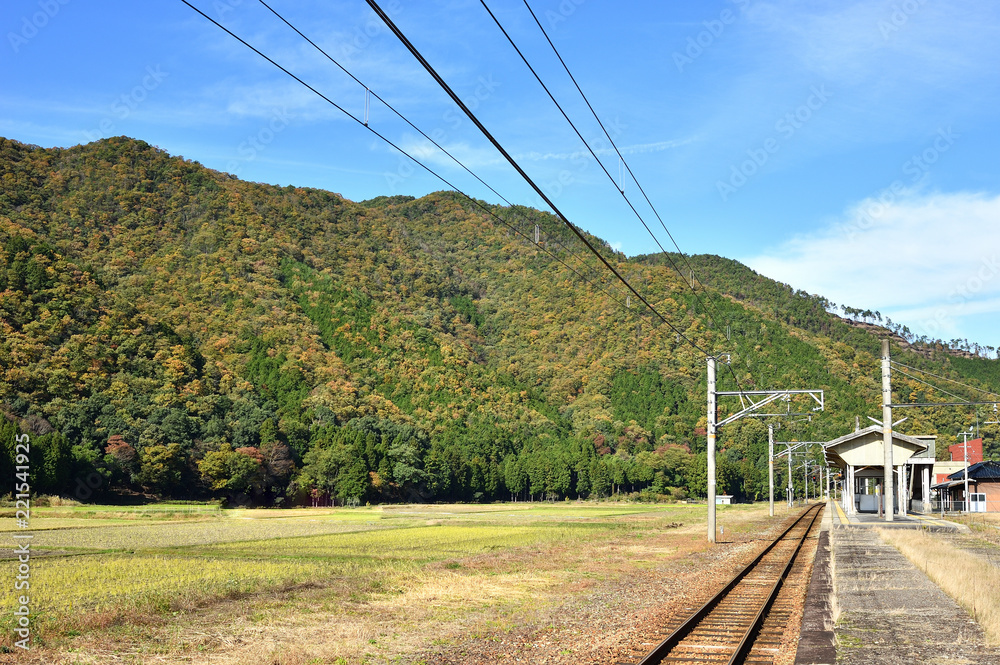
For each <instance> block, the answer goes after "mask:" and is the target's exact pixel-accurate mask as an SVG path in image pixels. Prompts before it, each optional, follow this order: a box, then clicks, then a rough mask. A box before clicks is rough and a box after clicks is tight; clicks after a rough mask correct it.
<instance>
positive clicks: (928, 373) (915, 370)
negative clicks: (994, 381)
mask: <svg viewBox="0 0 1000 665" xmlns="http://www.w3.org/2000/svg"><path fill="white" fill-rule="evenodd" d="M891 362H892V364H893V365H897V366H899V367H905V368H906V369H911V370H913V371H914V372H920V373H921V374H926V375H928V376H933V377H934V378H935V379H941V380H942V381H948V382H950V383H954V384H956V385H959V386H962V387H963V388H968V389H969V390H973V391H975V392H977V393H984V394H986V395H996V396H997V397H1000V393H995V392H992V391H989V390H983V389H982V388H976V387H975V386H970V385H969V384H967V383H962V382H961V381H956V380H955V379H949V378H948V377H946V376H941V375H940V374H935V373H934V372H928V371H927V370H926V369H919V368H917V367H911V366H909V365H904V364H903V363H901V362H896V361H895V360H893V361H891Z"/></svg>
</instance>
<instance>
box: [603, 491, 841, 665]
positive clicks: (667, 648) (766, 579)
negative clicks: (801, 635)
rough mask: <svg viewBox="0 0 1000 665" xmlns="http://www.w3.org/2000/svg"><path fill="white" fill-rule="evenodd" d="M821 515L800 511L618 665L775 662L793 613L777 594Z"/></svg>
mask: <svg viewBox="0 0 1000 665" xmlns="http://www.w3.org/2000/svg"><path fill="white" fill-rule="evenodd" d="M822 511H823V506H822V505H820V504H817V505H814V506H811V507H810V508H808V509H806V510H805V511H803V512H802V514H801V515H799V516H798V517H797V518H796V520H795V521H794V522H793V523H792V525H791V526H789V527H788V528H787V529H785V531H784V532H783V533H781V535H779V536H778V537H777V538H776V539H775V540H774V541H772V542H771V543H770V544H769V545H768V546H767V547H766V548H765V549H764V550H763V551H762V552H761V553H760V554H759V555H757V557H756V558H755V559H754V560H753V561H751V562H750V563H749V564H748V565H747V566H746V567H745V568H743V570H741V571H740V572H739V573H737V574H736V575H735V576H734V577H733V578H732V579H731V580H730V581H729V582H728V583H727V584H726V585H725V586H724V587H723V588H722V590H721V591H719V592H718V593H717V594H716V595H715V596H713V597H712V598H711V599H710V600H709V601H708V602H706V603H705V604H704V605H702V606H701V607H700V608H698V609H697V610H695V611H694V612H693V613H692V614H691V615H690V616H687V617H686V618H684V617H681V618H680V619H679V620H678V621H676V622H675V623H674V624H672V625H668V626H665V627H664V629H663V631H662V633H660V634H657V635H648V636H647V637H646V639H645V640H644V641H643V642H642V643H641V644H637V645H635V646H634V647H633V648H632V651H633V654H634V660H633V659H631V656H630V659H629V660H618V661H617V664H618V665H654V664H657V663H702V664H703V663H729V664H730V665H736V664H739V663H754V664H759V665H764V664H765V663H766V664H770V663H774V662H775V661H776V659H777V657H778V656H779V654H780V653H781V647H782V644H783V642H784V636H785V631H786V629H787V626H788V624H789V621H790V620H791V619H792V615H793V613H794V610H795V602H794V600H793V599H791V598H788V597H784V596H782V594H781V593H780V592H781V590H782V586H783V584H784V581H785V579H786V578H787V577H788V574H789V572H790V571H791V570H792V568H793V567H794V566H796V564H802V563H803V561H802V560H803V559H805V558H806V557H807V556H808V554H807V553H805V552H804V550H803V545H804V544H805V542H806V539H807V537H808V536H809V534H810V533H811V532H812V530H813V528H814V526H816V525H817V524H818V520H819V516H820V514H821V513H822ZM800 555H802V556H800ZM651 647H652V648H651ZM643 654H645V655H643Z"/></svg>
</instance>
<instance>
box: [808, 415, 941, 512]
mask: <svg viewBox="0 0 1000 665" xmlns="http://www.w3.org/2000/svg"><path fill="white" fill-rule="evenodd" d="M936 438H937V437H935V436H930V435H928V436H923V435H919V436H910V435H906V434H900V433H898V432H893V433H892V463H893V470H892V480H893V493H892V495H893V504H894V505H893V506H892V507H891V510H892V511H893V512H894V513H899V514H901V515H903V514H905V513H906V512H907V511H909V510H913V511H916V512H924V511H926V510H929V509H930V507H931V506H930V490H931V469H932V468H933V467H934V449H935V441H936ZM823 449H824V452H825V454H826V462H827V465H828V466H833V467H837V468H839V469H840V470H841V472H842V473H843V478H844V492H843V508H844V512H845V513H847V514H848V515H855V514H857V513H862V512H873V513H874V512H881V511H882V510H884V508H885V507H884V506H883V505H882V503H883V497H884V496H885V491H884V488H883V487H882V483H883V482H884V478H885V475H884V473H885V471H884V470H885V446H884V445H883V434H882V427H881V426H880V425H872V426H870V427H866V428H864V429H860V428H858V429H856V430H855V431H853V432H851V433H850V434H845V435H844V436H842V437H840V438H837V439H834V440H833V441H830V442H829V443H825V444H823ZM900 497H902V501H901V500H900Z"/></svg>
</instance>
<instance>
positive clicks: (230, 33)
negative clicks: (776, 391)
mask: <svg viewBox="0 0 1000 665" xmlns="http://www.w3.org/2000/svg"><path fill="white" fill-rule="evenodd" d="M181 2H183V3H184V4H185V5H187V6H188V7H190V8H191V9H193V10H194V11H195V12H197V13H198V14H200V15H201V16H203V17H204V18H205V19H206V20H208V21H210V22H211V23H213V24H214V25H215V26H216V27H218V28H219V29H221V30H223V31H224V32H226V33H227V34H228V35H229V36H231V37H233V38H234V39H236V40H237V41H239V42H240V43H241V44H243V45H244V46H246V47H247V48H248V49H250V50H251V51H253V52H254V53H256V54H257V55H259V56H260V57H261V58H263V59H265V60H267V61H268V62H269V63H271V64H272V65H274V66H275V67H277V68H278V69H280V70H281V71H282V72H284V73H285V74H287V75H288V76H290V77H291V78H293V79H294V80H295V81H297V82H298V83H300V84H301V85H303V86H305V87H306V88H307V89H309V90H310V91H311V92H313V93H314V94H316V95H317V96H318V97H320V98H321V99H323V100H324V101H326V102H327V103H328V104H330V105H331V106H333V107H334V108H336V109H337V110H339V111H340V112H341V113H343V114H344V115H346V116H347V117H349V118H350V119H352V120H354V121H355V122H356V123H358V124H359V125H361V126H363V127H364V128H365V129H367V130H368V131H370V132H371V133H372V134H374V135H375V136H377V137H378V138H379V139H381V140H382V141H384V142H385V143H386V144H388V145H389V146H391V147H392V148H394V149H395V150H397V151H398V152H399V153H401V154H403V155H405V156H406V157H407V158H409V159H410V160H412V161H413V162H414V163H416V164H417V165H418V166H420V167H421V168H423V169H424V170H425V171H427V172H428V173H430V174H431V175H433V176H434V177H436V178H437V179H438V180H440V181H441V182H443V183H444V184H446V185H447V186H448V187H449V188H451V189H453V190H454V191H455V192H457V193H458V194H460V195H462V196H464V197H465V198H466V199H468V200H469V201H470V202H471V203H472V204H474V205H475V206H477V207H479V208H480V209H482V210H483V211H484V212H485V213H486V214H488V215H490V216H491V217H493V218H494V219H496V220H497V221H499V222H500V223H501V224H503V225H504V226H506V227H507V228H509V229H511V230H513V231H514V232H515V233H517V234H518V235H519V236H521V237H523V238H524V239H525V240H527V241H528V242H531V238H530V237H528V236H527V235H525V234H524V233H523V232H522V231H521V230H520V229H518V228H517V227H516V226H514V225H512V224H510V223H508V222H507V221H506V220H504V219H503V218H502V217H500V216H499V215H497V214H496V213H495V212H493V211H492V210H491V209H490V208H489V207H488V206H486V205H484V204H483V203H481V202H480V201H478V200H476V199H475V198H473V197H471V196H469V195H468V194H466V193H465V192H463V191H462V190H461V189H459V188H458V187H456V186H455V185H453V184H452V183H451V182H450V181H449V180H447V179H446V178H445V177H443V176H442V175H440V174H439V173H437V172H436V171H434V170H433V169H431V168H430V167H428V166H427V165H426V164H424V163H423V162H421V161H420V160H419V159H417V158H416V157H414V156H413V155H411V154H410V153H408V152H407V151H406V150H404V149H403V148H401V147H400V146H398V145H396V144H395V143H393V142H392V141H391V140H390V139H388V138H387V137H385V136H384V135H382V134H381V133H380V132H378V131H377V130H375V129H374V128H372V127H370V126H369V125H366V124H365V123H364V121H363V120H361V119H360V118H358V117H357V116H355V115H354V114H352V113H351V112H350V111H348V110H346V109H345V108H343V107H342V106H340V105H339V104H337V103H336V102H334V101H333V100H331V99H329V98H328V97H326V96H325V95H324V94H323V93H321V92H319V91H318V90H316V89H315V88H313V87H312V86H310V85H309V84H308V83H306V82H305V81H303V80H302V79H300V78H299V77H298V76H296V75H295V74H293V73H292V72H290V71H289V70H287V69H286V68H285V67H283V66H282V65H280V64H278V63H277V62H275V61H274V60H272V59H271V58H270V57H269V56H267V55H265V54H264V53H262V52H261V51H260V50H258V49H257V48H256V47H254V46H253V45H251V44H250V43H248V42H247V41H245V40H244V39H243V38H241V37H240V36H239V35H237V34H235V33H234V32H232V31H231V30H229V29H228V28H226V27H225V26H223V25H222V24H220V23H219V22H218V21H216V20H215V19H213V18H212V17H210V16H208V15H207V14H205V12H203V11H201V10H200V9H198V8H197V7H195V6H194V5H192V4H191V3H190V2H188V0H181ZM532 244H534V243H532ZM535 246H536V247H538V245H535ZM538 248H539V249H541V250H542V251H543V252H545V253H546V254H548V255H549V256H551V257H552V258H554V259H555V260H556V261H558V262H559V263H560V264H562V265H563V266H564V267H565V268H567V269H568V270H570V271H572V272H573V273H574V274H575V275H576V276H577V277H579V278H581V279H583V280H584V281H586V282H587V283H588V284H590V285H592V286H594V287H595V288H597V289H598V290H600V291H601V292H603V293H604V294H605V295H606V296H608V297H609V298H611V300H613V301H614V302H616V303H618V304H619V305H622V306H625V303H623V302H622V301H621V300H620V299H619V298H618V297H617V296H615V295H614V294H612V293H610V292H609V291H607V290H606V289H605V288H603V286H602V285H600V284H597V283H595V282H594V281H593V280H591V279H588V278H587V277H586V276H585V275H583V274H582V273H580V272H579V271H578V270H576V269H575V268H574V267H573V266H571V265H569V264H568V263H566V262H565V261H563V260H562V259H561V258H559V257H558V256H557V255H556V254H554V253H553V252H551V251H549V250H548V249H546V248H544V247H538ZM647 307H648V305H647ZM649 309H650V310H651V311H655V310H653V308H652V307H649ZM635 315H636V316H638V317H639V318H641V319H645V320H647V321H649V319H648V318H647V315H646V314H645V313H644V312H636V314H635ZM661 318H662V317H661ZM649 322H650V323H654V322H652V321H649ZM665 323H666V324H667V325H668V326H670V327H671V328H672V329H674V330H676V329H675V328H673V326H672V325H671V324H670V323H669V322H666V321H665ZM689 343H690V342H689ZM691 345H692V346H693V347H694V348H696V349H697V348H698V347H697V346H696V345H694V344H691ZM699 350H700V349H699Z"/></svg>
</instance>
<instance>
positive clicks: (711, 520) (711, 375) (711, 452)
mask: <svg viewBox="0 0 1000 665" xmlns="http://www.w3.org/2000/svg"><path fill="white" fill-rule="evenodd" d="M715 400H716V396H715V358H712V357H710V358H709V359H708V427H707V429H708V542H710V543H714V542H715V413H716V405H715Z"/></svg>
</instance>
